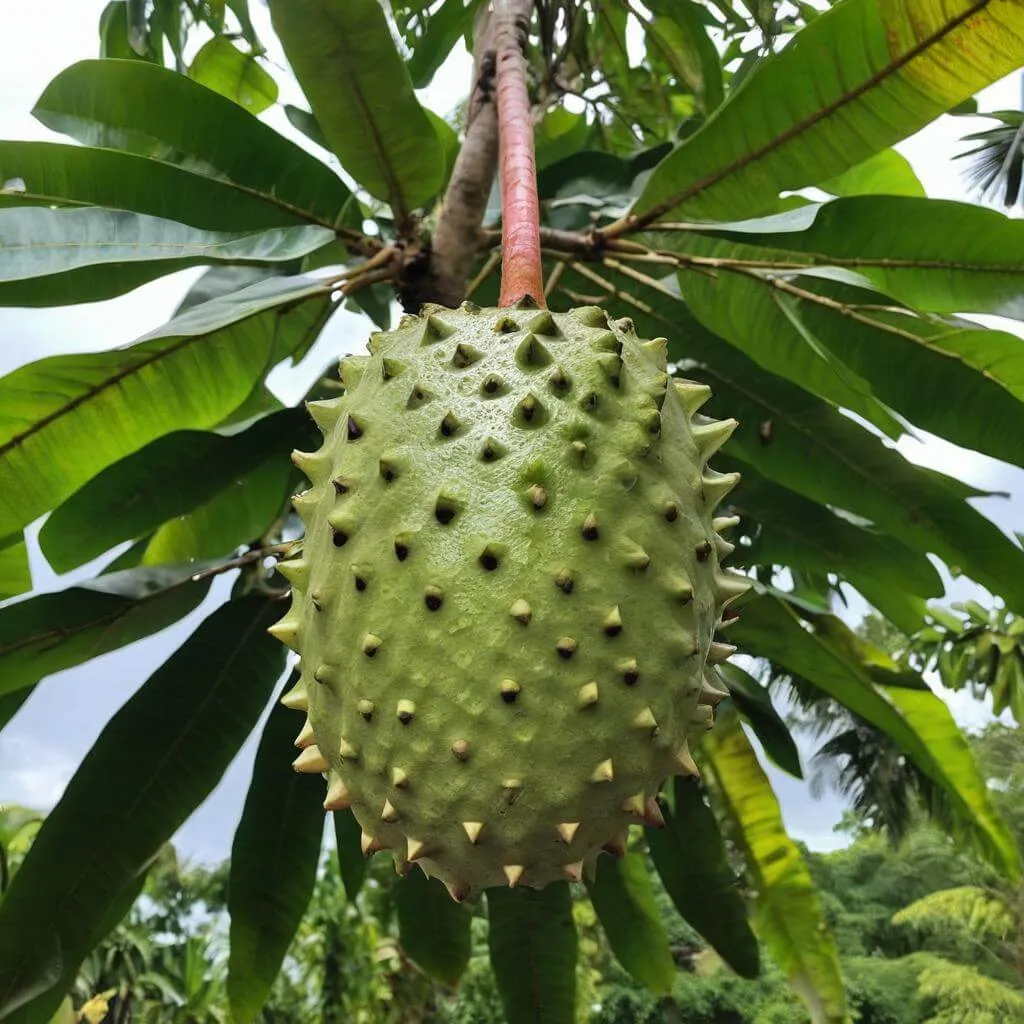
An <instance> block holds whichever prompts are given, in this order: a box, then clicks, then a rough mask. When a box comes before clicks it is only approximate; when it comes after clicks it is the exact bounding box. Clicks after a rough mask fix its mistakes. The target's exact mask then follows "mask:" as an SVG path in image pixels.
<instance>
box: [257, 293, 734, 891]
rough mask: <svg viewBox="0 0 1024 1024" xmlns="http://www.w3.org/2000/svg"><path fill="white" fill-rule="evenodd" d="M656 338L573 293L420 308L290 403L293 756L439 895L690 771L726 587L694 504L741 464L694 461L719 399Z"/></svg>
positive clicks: (709, 433) (614, 828)
mask: <svg viewBox="0 0 1024 1024" xmlns="http://www.w3.org/2000/svg"><path fill="white" fill-rule="evenodd" d="M666 346H667V343H666V342H665V341H664V339H657V340H655V341H649V342H644V341H641V340H640V339H638V338H637V336H636V334H635V331H634V329H633V325H632V323H631V322H630V321H629V320H618V321H613V320H611V319H610V318H609V317H608V315H607V314H606V313H605V312H604V311H603V310H601V309H599V308H597V307H593V306H588V307H581V308H578V309H573V310H570V311H569V312H567V313H550V312H548V311H547V310H537V309H533V308H521V307H520V308H510V309H480V308H479V307H476V306H474V305H472V304H469V303H465V304H463V306H462V307H461V308H460V309H458V310H449V309H446V308H442V307H426V308H425V309H424V313H423V315H422V316H419V317H414V316H407V317H405V318H403V321H402V323H401V324H400V325H399V327H398V328H397V329H396V330H394V331H391V332H388V333H383V334H376V335H374V336H373V337H372V338H371V341H370V345H369V348H370V354H369V355H368V356H367V355H364V356H353V357H350V358H348V359H346V360H345V361H344V362H343V363H342V368H341V376H342V381H343V383H344V385H345V392H344V394H343V396H342V397H340V398H337V399H332V400H330V401H326V402H319V403H312V404H311V405H310V411H311V413H312V415H313V417H314V419H315V420H316V422H317V424H318V425H319V426H320V428H321V430H322V431H323V433H324V437H325V440H324V445H323V447H322V448H321V449H320V450H319V451H317V452H315V453H312V454H305V453H298V452H297V453H295V461H296V463H297V464H298V465H299V466H300V468H301V469H302V470H303V471H304V472H305V473H306V475H307V476H308V477H309V478H310V480H311V481H312V485H311V487H310V489H309V490H307V491H306V492H304V493H303V494H301V495H298V496H296V498H295V499H294V503H295V507H296V509H297V511H298V513H299V515H300V516H301V517H302V519H303V521H304V523H305V527H306V535H305V539H304V540H303V541H302V543H301V553H300V554H298V555H297V556H296V557H293V558H292V559H291V560H290V561H288V562H285V563H282V566H281V570H282V572H283V573H284V574H285V575H286V576H287V577H288V578H289V579H290V581H291V582H292V586H293V591H292V607H291V609H290V610H289V612H288V613H287V614H286V616H285V617H284V618H283V619H282V620H281V622H279V623H278V624H277V625H276V626H274V627H272V630H271V631H272V632H273V633H274V634H275V635H276V636H278V637H279V638H281V639H282V640H283V641H284V642H286V643H288V644H289V646H291V647H292V648H293V649H294V650H296V651H298V652H299V654H300V655H301V680H300V682H299V683H298V684H297V686H296V687H295V688H294V689H293V690H292V691H291V692H290V693H289V694H287V695H286V696H285V698H284V702H285V703H286V704H288V705H289V706H291V707H294V708H296V709H299V710H303V711H306V712H307V722H306V725H305V726H304V727H303V730H302V732H301V733H300V735H299V737H298V739H297V741H296V743H297V745H299V746H300V747H301V748H302V749H301V753H300V755H299V758H298V759H297V761H296V765H295V766H296V768H297V769H298V770H300V771H312V772H324V773H326V774H327V777H328V795H327V801H326V803H325V806H326V807H328V809H341V808H344V807H351V809H352V811H353V812H354V814H355V816H356V818H357V819H358V821H359V823H360V825H361V826H362V828H363V832H364V837H363V848H364V852H366V853H367V854H370V853H372V852H374V851H376V850H379V849H384V848H387V849H389V850H391V851H392V855H393V856H394V858H395V864H396V868H397V869H398V870H399V871H400V872H403V873H404V871H405V870H407V869H408V866H409V862H410V861H418V862H419V863H420V865H421V866H422V867H423V869H424V870H425V871H426V872H427V874H429V875H434V876H437V877H439V878H441V879H442V880H443V881H444V882H445V883H446V884H447V885H448V888H449V891H450V892H451V893H452V896H453V897H454V898H455V899H462V898H465V896H466V895H468V893H469V892H470V891H471V890H475V889H480V888H484V887H487V886H494V885H529V886H535V887H541V886H543V885H546V884H547V883H549V882H551V881H554V880H556V879H564V878H570V879H579V877H580V874H581V871H582V870H583V869H584V867H586V868H588V869H589V868H592V866H593V861H594V859H595V858H596V856H597V855H598V853H599V852H600V851H601V850H602V849H605V850H607V851H608V852H611V853H613V854H619V855H621V852H622V851H623V849H624V843H625V838H626V835H627V831H628V828H629V826H630V824H632V823H642V822H647V823H648V824H657V823H658V819H659V818H660V814H659V812H658V809H657V804H656V802H655V800H654V798H655V797H656V795H657V792H658V789H659V786H660V785H661V784H662V782H663V781H664V780H665V778H666V777H667V776H670V775H674V774H680V773H696V770H697V769H696V765H695V764H694V763H693V760H692V757H691V755H690V752H689V742H690V741H691V739H695V738H696V737H697V736H699V734H700V733H701V732H703V731H704V730H705V729H707V728H708V727H710V723H711V720H712V710H713V706H714V704H715V703H717V701H718V700H719V699H720V698H721V696H723V695H724V694H723V693H722V691H721V690H720V689H718V688H717V687H716V685H715V681H714V662H715V661H721V660H722V659H723V658H724V657H727V656H728V654H730V653H731V651H732V648H731V647H729V646H728V645H726V644H722V643H716V642H715V641H714V637H713V634H714V631H715V629H716V625H718V626H720V625H721V624H722V623H721V616H722V613H723V609H724V607H725V605H726V604H727V603H728V602H729V601H731V600H733V599H734V598H736V597H738V596H739V595H740V594H741V593H742V592H743V590H745V589H746V585H745V584H744V583H743V577H741V576H737V575H734V574H730V573H727V572H724V571H723V570H722V569H721V568H720V566H719V558H720V557H723V556H724V555H725V554H727V553H728V552H729V551H730V550H732V547H731V545H729V544H728V543H727V542H726V541H724V540H723V539H722V538H721V537H720V536H719V534H718V532H717V530H719V529H722V528H724V527H725V526H728V525H730V523H731V521H729V520H715V519H714V518H713V512H714V508H715V506H716V505H717V504H718V503H719V502H720V501H721V499H722V498H723V497H724V496H725V494H726V493H727V492H728V491H729V490H730V489H731V488H732V486H734V484H735V483H736V479H737V478H736V476H735V475H734V474H733V475H723V474H717V473H715V472H714V471H712V470H710V469H708V467H707V465H706V460H707V458H708V457H709V456H710V455H711V454H713V452H714V450H715V449H717V448H718V447H719V446H720V445H721V444H722V443H723V442H724V441H725V440H726V438H727V437H728V436H729V434H730V433H731V431H732V429H733V428H734V427H735V421H731V420H729V421H722V422H718V421H713V420H708V419H706V418H705V417H702V416H700V415H699V414H698V413H697V409H698V408H699V406H700V405H701V404H702V403H703V402H704V401H706V399H707V397H708V395H709V392H708V389H707V388H706V387H704V386H703V385H699V384H694V383H692V382H687V381H681V380H670V378H669V377H668V374H667V367H666Z"/></svg>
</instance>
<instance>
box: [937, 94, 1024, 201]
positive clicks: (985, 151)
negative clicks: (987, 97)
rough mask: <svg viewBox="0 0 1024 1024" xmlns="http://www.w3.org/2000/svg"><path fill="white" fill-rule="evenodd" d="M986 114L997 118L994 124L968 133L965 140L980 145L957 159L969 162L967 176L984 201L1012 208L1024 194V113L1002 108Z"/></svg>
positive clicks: (970, 184)
mask: <svg viewBox="0 0 1024 1024" xmlns="http://www.w3.org/2000/svg"><path fill="white" fill-rule="evenodd" d="M984 116H985V117H988V118H991V119H992V120H994V121H995V122H996V124H995V126H994V127H992V128H986V129H984V130H983V131H980V132H972V133H971V134H970V135H965V136H964V138H963V141H964V142H977V143H979V145H977V146H975V148H974V149H970V150H967V151H966V152H964V153H958V154H957V155H956V156H955V157H954V159H956V160H967V161H968V164H967V168H966V171H965V177H966V178H967V181H968V184H969V187H970V188H971V190H972V191H974V192H975V193H977V194H978V196H979V197H980V198H981V199H982V200H984V201H987V202H999V203H1002V205H1003V206H1006V207H1010V206H1013V205H1014V204H1015V203H1016V202H1017V201H1018V199H1020V198H1021V196H1022V193H1021V179H1022V174H1024V112H1022V111H1019V110H1000V111H993V112H992V113H990V114H985V115H984Z"/></svg>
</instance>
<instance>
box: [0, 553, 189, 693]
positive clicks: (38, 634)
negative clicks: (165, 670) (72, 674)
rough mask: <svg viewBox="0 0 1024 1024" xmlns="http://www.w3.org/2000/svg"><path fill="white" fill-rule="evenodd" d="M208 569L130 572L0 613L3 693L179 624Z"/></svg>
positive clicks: (0, 684) (0, 688) (37, 598)
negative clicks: (198, 577)
mask: <svg viewBox="0 0 1024 1024" xmlns="http://www.w3.org/2000/svg"><path fill="white" fill-rule="evenodd" d="M203 568H206V567H205V566H196V565H189V566H177V567H170V566H168V567H160V568H145V569H128V570H125V571H122V572H113V573H110V574H109V575H106V576H99V577H97V578H96V579H94V580H91V581H89V582H86V583H80V584H78V585H77V586H74V587H69V588H68V589H67V590H62V591H58V592H57V593H54V594H38V595H36V596H35V597H30V598H28V599H26V600H24V601H19V602H18V603H16V604H12V605H9V606H8V607H6V608H3V609H0V694H3V693H11V692H14V691H16V690H19V689H22V688H25V687H30V686H33V685H35V684H36V683H37V682H39V680H40V679H43V678H44V677H45V676H48V675H52V674H53V673H54V672H60V671H62V670H63V669H66V668H71V666H73V665H79V664H81V663H82V662H83V661H88V660H89V659H90V658H95V657H98V656H99V655H101V654H105V653H106V652H107V651H115V650H117V649H118V648H119V647H124V646H126V645H127V644H130V643H134V642H135V641H136V640H139V639H141V638H142V637H144V636H149V635H151V634H152V633H157V632H159V631H160V630H161V629H164V628H166V627H167V626H169V625H171V623H172V622H177V621H178V619H180V618H182V617H183V616H185V615H187V614H188V613H189V612H190V611H192V609H193V608H195V607H196V606H197V605H198V604H199V602H200V601H202V599H203V597H205V595H206V591H207V590H208V588H209V580H200V581H198V582H192V577H193V576H194V575H195V574H196V573H197V572H199V571H201V570H202V569H203Z"/></svg>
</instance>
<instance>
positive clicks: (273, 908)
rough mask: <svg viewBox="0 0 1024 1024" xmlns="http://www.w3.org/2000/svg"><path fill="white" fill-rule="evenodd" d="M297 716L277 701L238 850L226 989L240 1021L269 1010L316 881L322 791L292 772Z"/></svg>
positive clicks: (237, 833)
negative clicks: (267, 1006)
mask: <svg viewBox="0 0 1024 1024" xmlns="http://www.w3.org/2000/svg"><path fill="white" fill-rule="evenodd" d="M297 717H298V716H297V715H296V714H295V713H294V712H293V711H290V710H288V709H287V708H285V707H282V706H281V705H280V704H275V705H274V707H273V709H272V710H271V712H270V717H269V718H268V719H267V724H266V725H265V726H264V729H263V737H262V739H261V740H260V745H259V749H258V750H257V751H256V763H255V767H254V768H253V775H252V781H251V782H250V783H249V792H248V794H247V795H246V798H245V807H244V809H243V811H242V820H241V821H240V822H239V824H238V828H237V829H236V831H235V838H234V842H233V843H232V846H231V874H230V878H229V881H228V913H229V914H230V915H231V933H230V949H231V955H230V959H229V961H228V977H227V991H228V999H229V1001H230V1003H231V1013H232V1016H233V1017H234V1019H235V1020H236V1021H239V1022H247V1021H251V1020H254V1019H255V1018H256V1017H257V1015H258V1014H259V1012H260V1010H261V1009H262V1008H263V1004H264V1003H265V1002H266V998H267V996H268V995H269V994H270V989H271V986H272V985H273V983H274V979H275V978H276V977H277V974H278V971H279V970H280V969H281V963H282V961H283V960H284V955H285V953H286V952H287V950H288V946H289V945H290V943H291V941H292V939H293V938H294V936H295V932H296V930H297V929H298V927H299V922H300V921H301V920H302V915H303V914H304V913H305V911H306V906H307V904H308V903H309V899H310V896H311V895H312V893H313V887H314V885H315V883H316V869H317V862H318V860H319V855H320V840H321V837H322V836H323V831H324V809H323V798H324V794H323V786H322V784H321V782H320V779H318V778H315V777H314V778H311V777H310V776H308V775H303V774H300V773H299V772H296V771H293V770H292V768H291V764H290V762H291V761H292V760H293V759H294V757H295V747H294V746H293V745H292V740H293V739H294V737H295V733H296V732H297V731H298V728H297V725H296V722H295V719H296V718H297Z"/></svg>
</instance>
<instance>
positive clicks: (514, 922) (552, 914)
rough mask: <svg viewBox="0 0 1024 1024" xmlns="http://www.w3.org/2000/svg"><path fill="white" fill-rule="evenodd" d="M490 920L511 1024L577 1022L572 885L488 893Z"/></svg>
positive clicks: (491, 939)
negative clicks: (570, 888) (570, 886)
mask: <svg viewBox="0 0 1024 1024" xmlns="http://www.w3.org/2000/svg"><path fill="white" fill-rule="evenodd" d="M487 920H488V922H489V925H490V930H489V933H488V941H489V945H490V953H491V967H492V969H493V970H494V978H495V981H496V982H497V983H498V992H499V993H500V995H501V1002H502V1005H503V1006H504V1008H505V1018H506V1020H507V1021H508V1024H574V1021H575V1019H576V926H575V924H574V923H573V919H572V899H571V898H570V895H569V885H568V883H567V882H554V883H553V884H551V885H549V886H547V887H546V888H544V889H540V890H536V889H520V888H516V889H488V890H487Z"/></svg>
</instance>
